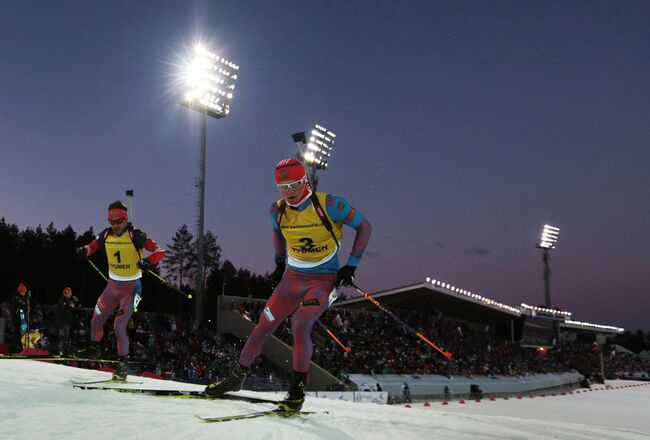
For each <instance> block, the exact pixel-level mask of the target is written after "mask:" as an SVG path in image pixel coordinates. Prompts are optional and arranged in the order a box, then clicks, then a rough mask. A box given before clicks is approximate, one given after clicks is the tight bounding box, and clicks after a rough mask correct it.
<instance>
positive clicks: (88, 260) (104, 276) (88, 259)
mask: <svg viewBox="0 0 650 440" xmlns="http://www.w3.org/2000/svg"><path fill="white" fill-rule="evenodd" d="M86 261H87V262H89V263H90V265H91V266H92V267H93V268H94V269H95V270H96V271H97V273H98V274H99V276H100V277H102V278H103V279H104V281H106V282H108V278H106V275H104V274H103V273H102V271H101V270H99V268H98V267H97V266H95V263H93V262H92V261H91V260H90V258H86Z"/></svg>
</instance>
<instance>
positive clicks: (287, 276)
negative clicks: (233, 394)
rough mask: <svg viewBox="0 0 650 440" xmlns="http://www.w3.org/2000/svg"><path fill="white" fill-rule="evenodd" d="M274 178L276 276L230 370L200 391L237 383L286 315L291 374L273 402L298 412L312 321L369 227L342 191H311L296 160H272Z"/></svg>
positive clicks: (346, 274)
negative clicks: (342, 260)
mask: <svg viewBox="0 0 650 440" xmlns="http://www.w3.org/2000/svg"><path fill="white" fill-rule="evenodd" d="M275 182H276V184H277V187H278V190H279V191H280V194H281V195H282V198H281V199H280V200H278V201H277V202H275V203H273V205H272V206H271V219H272V222H273V242H274V244H275V264H276V268H275V271H274V272H273V276H274V277H275V278H276V279H278V280H280V282H279V284H278V285H277V287H276V289H275V291H274V292H273V294H272V295H271V297H270V298H269V301H268V302H267V303H266V306H265V307H264V312H263V313H262V314H261V316H260V320H259V323H258V324H257V326H256V327H255V329H254V330H253V332H252V333H251V335H250V336H249V337H248V340H247V341H246V344H245V345H244V349H243V350H242V352H241V355H240V357H239V366H238V368H236V369H235V370H234V371H232V372H231V373H230V375H229V376H228V377H226V378H225V379H224V380H222V381H220V382H217V383H214V384H211V385H208V387H207V388H206V390H205V392H206V394H208V395H211V396H219V395H222V394H223V393H226V392H228V391H236V390H239V389H241V387H242V385H243V382H244V379H245V377H246V374H247V370H248V367H250V365H251V364H252V363H253V360H254V359H255V358H256V357H257V356H258V355H259V354H260V353H261V351H262V346H263V345H264V342H265V341H266V339H267V338H268V337H269V336H270V335H271V334H272V333H273V332H274V331H275V330H276V329H277V328H278V326H279V325H280V324H282V322H284V320H285V319H286V318H287V317H288V316H289V315H291V314H292V313H293V315H292V318H291V334H292V335H293V374H292V376H291V382H290V384H289V393H288V395H287V396H286V397H285V399H284V400H283V401H282V402H281V403H280V405H279V406H280V408H281V409H284V410H286V411H299V410H300V409H301V408H302V404H303V402H304V399H305V381H306V379H307V372H308V370H309V361H310V360H311V356H312V352H313V344H312V340H311V331H312V327H313V326H314V323H315V322H316V320H317V319H318V318H319V317H320V316H321V315H322V314H323V312H324V311H325V310H326V309H327V308H328V306H329V303H328V301H329V295H330V293H331V292H332V290H333V289H334V287H335V286H336V287H338V286H340V285H345V286H349V285H351V283H352V282H353V280H354V274H355V270H356V268H357V266H358V265H359V262H360V261H361V256H362V255H363V252H364V250H365V248H366V245H367V244H368V240H369V239H370V232H371V226H370V224H369V223H368V221H367V220H366V219H365V218H364V217H363V215H361V213H360V212H359V211H358V210H356V209H355V208H353V207H352V206H351V205H350V204H349V203H348V201H347V200H345V199H344V198H343V197H340V196H335V195H332V194H326V193H321V192H312V189H311V186H310V184H309V181H308V179H307V172H306V169H305V166H304V165H303V164H302V163H301V162H300V161H298V160H296V159H285V160H282V161H280V162H279V163H278V164H277V166H276V168H275ZM343 225H347V226H349V227H351V228H353V229H354V230H355V231H356V236H355V238H354V244H353V246H352V251H351V253H350V256H349V257H348V259H347V262H346V264H345V265H344V266H343V267H339V258H338V254H339V243H340V241H341V239H342V237H343ZM287 266H288V269H287V271H286V273H285V268H286V267H287Z"/></svg>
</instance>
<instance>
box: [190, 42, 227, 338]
mask: <svg viewBox="0 0 650 440" xmlns="http://www.w3.org/2000/svg"><path fill="white" fill-rule="evenodd" d="M238 71H239V66H238V65H236V64H235V63H233V62H231V61H229V60H227V59H226V58H223V57H221V56H218V55H216V54H214V53H213V52H211V51H210V50H208V49H207V48H206V46H205V45H203V44H197V45H196V46H194V48H193V50H192V54H191V61H190V62H189V63H188V64H187V66H186V68H185V80H186V81H185V86H184V88H183V90H182V93H181V101H180V103H181V105H184V106H185V107H187V108H190V109H192V110H196V111H198V112H199V113H200V114H201V128H200V132H201V147H200V159H199V179H198V182H197V184H196V186H197V188H198V190H199V194H198V198H199V201H198V219H197V221H196V226H197V234H196V245H197V246H196V247H197V250H196V252H197V274H196V283H195V284H196V304H195V321H194V325H195V326H196V327H198V326H199V325H200V324H201V322H202V319H203V302H204V299H203V298H204V294H203V292H204V288H205V273H204V267H203V265H204V249H203V248H204V247H205V236H204V233H203V229H204V217H205V150H206V137H207V117H208V116H210V117H212V118H216V119H221V118H224V117H226V115H228V113H230V101H231V100H232V98H233V93H234V91H235V82H236V81H237V74H238Z"/></svg>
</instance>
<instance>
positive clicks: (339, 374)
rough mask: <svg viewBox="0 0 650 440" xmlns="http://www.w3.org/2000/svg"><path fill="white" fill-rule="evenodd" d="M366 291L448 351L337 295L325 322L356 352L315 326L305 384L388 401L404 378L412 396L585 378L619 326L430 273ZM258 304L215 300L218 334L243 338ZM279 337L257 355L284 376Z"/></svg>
mask: <svg viewBox="0 0 650 440" xmlns="http://www.w3.org/2000/svg"><path fill="white" fill-rule="evenodd" d="M372 296H373V297H374V298H375V299H377V300H378V301H379V302H380V303H381V304H382V305H383V306H385V307H386V308H388V309H390V310H392V311H393V312H395V313H396V314H398V315H399V316H401V317H403V318H404V320H405V321H407V322H409V324H410V325H412V326H413V327H416V328H417V329H418V331H420V332H422V333H423V334H425V335H427V337H429V338H430V339H432V340H433V341H435V342H436V344H440V345H441V346H442V347H444V349H446V350H449V351H451V352H453V353H454V357H453V358H452V359H451V360H447V359H445V358H444V357H443V356H441V355H440V354H439V353H435V352H434V351H433V350H431V349H430V348H429V347H427V346H426V345H425V344H422V343H421V341H419V340H418V339H417V338H416V337H415V336H413V335H409V334H407V333H408V332H405V331H404V329H403V328H402V326H401V325H400V324H399V323H397V322H395V321H392V320H390V319H389V318H388V316H387V315H386V314H385V313H384V312H381V311H379V310H378V309H377V307H376V306H375V305H374V304H372V303H371V302H370V301H367V300H366V299H365V298H364V297H355V298H350V299H347V300H343V301H338V302H337V303H336V304H335V305H334V306H333V307H332V308H331V309H330V310H329V311H328V312H327V313H326V314H325V315H323V317H322V321H324V322H325V323H326V325H329V326H331V327H332V329H333V330H334V331H335V332H338V334H339V336H340V337H341V339H343V340H345V341H348V342H350V344H351V345H353V344H354V345H353V351H352V353H351V354H349V355H348V354H347V353H344V352H343V351H342V350H337V348H336V347H335V346H334V344H333V343H332V341H330V340H328V339H327V336H325V335H321V336H319V334H320V333H321V332H319V331H318V328H316V329H315V337H314V343H315V352H314V357H313V361H312V365H311V368H310V388H312V389H316V390H323V389H327V388H330V389H331V388H332V387H333V386H342V385H343V382H344V381H349V382H348V384H349V385H351V388H352V389H360V390H364V391H374V390H375V389H376V385H377V384H380V387H381V389H383V390H384V391H388V393H389V395H391V396H392V397H395V396H399V395H401V386H402V384H403V383H404V382H408V383H409V385H410V388H411V394H412V395H413V396H414V397H418V396H420V397H427V398H431V397H434V398H435V396H441V395H442V393H443V390H444V387H445V385H447V386H448V388H449V391H450V392H451V393H452V394H453V395H455V396H464V395H472V396H475V395H478V394H479V393H489V394H490V395H500V394H517V393H530V392H533V391H535V390H548V389H550V388H558V387H560V388H561V387H567V386H572V385H573V384H576V383H578V382H580V381H583V384H584V379H585V377H596V376H598V375H599V374H604V371H603V359H602V356H600V354H601V353H602V351H599V352H597V351H593V350H592V347H594V346H595V347H600V346H602V345H603V344H605V343H606V342H607V339H608V337H611V336H613V335H617V334H621V333H622V332H623V331H624V330H623V329H622V328H618V327H614V326H607V325H599V324H591V323H585V322H579V321H575V320H573V319H572V314H571V313H570V312H568V311H563V310H557V309H550V308H544V307H534V306H529V305H526V304H521V305H520V306H518V307H513V306H509V305H506V304H502V303H500V302H498V301H495V300H492V299H490V298H487V297H484V296H482V295H479V294H475V293H472V292H470V291H467V290H464V289H460V288H457V287H455V286H453V285H451V284H448V283H445V282H442V281H440V280H435V279H431V278H427V279H426V280H425V281H424V282H422V283H418V284H411V285H406V286H402V287H397V288H393V289H389V290H384V291H380V292H376V293H374V294H372ZM263 303H264V301H263V300H255V299H251V298H242V297H233V296H222V297H220V301H219V318H218V321H217V322H218V327H217V333H218V334H232V335H235V336H237V337H238V338H240V339H242V340H244V339H245V338H246V337H247V336H248V334H250V331H251V330H252V328H253V326H254V322H256V321H257V318H258V316H259V315H258V312H259V310H260V308H261V305H262V304H263ZM243 310H245V312H244V311H243ZM348 321H352V322H348ZM373 322H374V323H375V324H373ZM276 335H278V336H277V337H273V338H271V339H272V340H271V341H269V342H268V343H267V345H266V346H265V347H264V351H263V353H262V355H263V356H264V357H265V358H267V359H268V360H270V361H271V362H272V363H274V364H275V365H276V366H278V367H280V368H281V369H283V370H284V371H286V372H289V371H290V366H291V362H290V359H291V348H290V346H291V337H290V331H289V330H288V328H287V327H284V328H281V329H279V331H278V332H276ZM334 384H336V385H334Z"/></svg>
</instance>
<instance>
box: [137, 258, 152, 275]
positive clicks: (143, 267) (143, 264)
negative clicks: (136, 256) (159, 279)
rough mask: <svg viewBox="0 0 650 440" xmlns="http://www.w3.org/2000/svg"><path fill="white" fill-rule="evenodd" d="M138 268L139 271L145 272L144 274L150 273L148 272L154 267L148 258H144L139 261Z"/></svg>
mask: <svg viewBox="0 0 650 440" xmlns="http://www.w3.org/2000/svg"><path fill="white" fill-rule="evenodd" d="M136 266H138V269H140V270H141V271H143V272H146V271H148V270H151V268H152V267H153V266H151V263H149V262H148V261H147V259H146V258H143V259H142V260H140V261H138V263H137V264H136Z"/></svg>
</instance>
